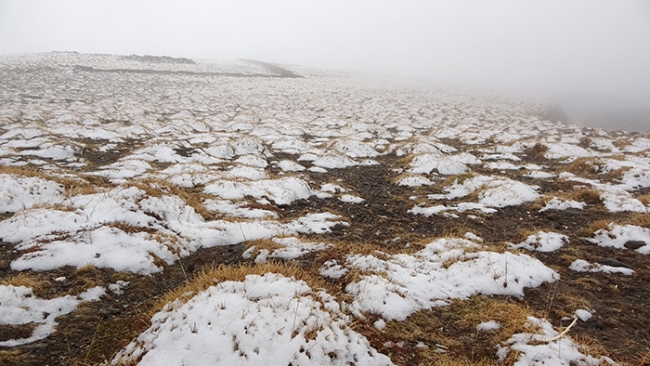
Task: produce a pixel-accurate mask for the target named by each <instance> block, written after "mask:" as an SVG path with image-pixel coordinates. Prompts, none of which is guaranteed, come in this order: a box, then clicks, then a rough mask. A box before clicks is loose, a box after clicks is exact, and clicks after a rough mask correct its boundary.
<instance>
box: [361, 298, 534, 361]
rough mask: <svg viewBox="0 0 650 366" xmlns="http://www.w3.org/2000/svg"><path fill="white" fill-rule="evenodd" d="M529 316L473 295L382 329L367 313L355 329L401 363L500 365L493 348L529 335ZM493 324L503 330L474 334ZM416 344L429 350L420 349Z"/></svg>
mask: <svg viewBox="0 0 650 366" xmlns="http://www.w3.org/2000/svg"><path fill="white" fill-rule="evenodd" d="M529 315H534V313H533V310H531V309H529V308H528V307H526V306H525V305H524V304H521V303H515V302H511V301H509V300H503V299H494V298H491V297H488V296H474V297H472V298H470V299H469V300H465V301H462V300H456V301H454V302H453V303H452V304H451V305H450V306H447V307H442V308H433V309H430V310H421V311H418V312H416V313H414V314H412V315H411V316H409V317H408V318H407V319H406V320H404V321H399V322H398V321H391V322H387V326H386V328H385V329H383V330H381V331H380V330H377V329H376V328H375V327H373V326H372V325H371V324H372V322H374V320H375V319H374V318H373V317H372V314H369V316H368V318H369V319H368V320H367V321H365V322H362V321H359V322H358V324H357V326H356V330H358V331H360V332H362V333H363V334H364V335H365V336H366V337H367V338H368V339H369V340H370V342H371V344H372V345H373V346H374V347H376V348H377V349H379V350H380V351H381V352H382V353H386V354H388V355H389V356H390V357H391V359H392V360H393V362H395V363H396V364H398V365H399V364H401V365H411V364H413V365H443V366H459V365H497V364H499V363H497V361H496V360H495V358H494V353H495V350H494V345H495V344H499V343H502V342H505V341H506V340H507V339H508V338H510V337H511V336H512V335H513V334H514V333H519V332H530V329H529V328H526V327H525V324H526V322H527V316H529ZM489 320H496V321H498V322H499V323H500V324H501V328H500V329H498V330H493V331H487V332H479V331H477V330H476V326H477V325H478V324H480V323H482V322H486V321H489ZM418 343H421V344H424V345H426V347H416V345H417V344H418ZM387 344H388V345H391V346H390V347H387ZM400 345H401V346H400ZM442 351H444V353H443V352H442ZM511 353H512V354H511V355H510V356H509V357H508V358H507V359H506V360H505V362H504V363H505V364H512V363H514V361H516V358H517V353H516V352H511Z"/></svg>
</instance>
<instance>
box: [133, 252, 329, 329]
mask: <svg viewBox="0 0 650 366" xmlns="http://www.w3.org/2000/svg"><path fill="white" fill-rule="evenodd" d="M266 273H279V274H281V275H283V276H285V277H289V278H291V277H293V278H295V279H296V280H302V281H305V282H306V283H307V284H308V285H309V286H310V287H311V288H312V289H318V288H327V286H328V285H327V284H326V283H325V281H324V280H323V279H322V278H321V277H320V276H315V275H312V274H311V273H309V272H307V271H304V270H302V269H301V268H300V267H298V266H297V265H295V264H292V263H285V262H274V261H272V262H266V263H260V264H254V265H220V266H219V267H217V268H211V269H207V270H204V271H202V272H201V273H199V274H197V275H196V276H194V278H193V279H192V281H190V282H187V283H185V284H184V285H182V286H179V287H177V288H175V289H174V290H172V291H170V292H168V293H166V294H164V295H163V296H161V297H160V298H159V299H158V300H157V301H156V303H155V304H154V306H153V307H152V308H151V309H149V311H147V312H146V313H145V316H146V317H147V319H150V318H151V317H152V316H153V315H154V314H155V313H157V312H159V311H160V310H161V309H162V308H163V307H164V306H165V305H166V304H168V303H170V302H173V301H174V300H176V299H179V300H181V301H187V300H189V299H190V298H191V297H193V296H194V295H196V294H197V293H199V292H201V291H204V290H206V289H207V288H208V287H210V286H214V285H215V284H217V283H219V282H223V281H243V280H245V279H246V276H248V275H264V274H266Z"/></svg>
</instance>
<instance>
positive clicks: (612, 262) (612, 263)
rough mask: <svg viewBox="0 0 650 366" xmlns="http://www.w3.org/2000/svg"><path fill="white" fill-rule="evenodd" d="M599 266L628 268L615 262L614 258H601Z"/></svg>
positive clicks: (617, 261) (619, 262) (621, 263)
mask: <svg viewBox="0 0 650 366" xmlns="http://www.w3.org/2000/svg"><path fill="white" fill-rule="evenodd" d="M600 264H602V265H605V266H610V267H623V268H630V266H628V265H627V264H625V263H623V262H621V261H619V260H616V259H614V258H603V259H601V260H600Z"/></svg>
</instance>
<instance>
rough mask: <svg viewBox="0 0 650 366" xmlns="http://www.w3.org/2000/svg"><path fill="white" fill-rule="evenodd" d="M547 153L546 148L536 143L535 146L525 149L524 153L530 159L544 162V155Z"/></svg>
mask: <svg viewBox="0 0 650 366" xmlns="http://www.w3.org/2000/svg"><path fill="white" fill-rule="evenodd" d="M547 151H548V146H546V145H544V144H542V143H540V142H538V143H536V144H535V145H533V146H532V147H531V148H529V149H527V150H526V151H525V153H526V155H527V156H528V157H530V158H531V159H535V160H544V159H546V157H545V156H544V155H545V154H546V152H547Z"/></svg>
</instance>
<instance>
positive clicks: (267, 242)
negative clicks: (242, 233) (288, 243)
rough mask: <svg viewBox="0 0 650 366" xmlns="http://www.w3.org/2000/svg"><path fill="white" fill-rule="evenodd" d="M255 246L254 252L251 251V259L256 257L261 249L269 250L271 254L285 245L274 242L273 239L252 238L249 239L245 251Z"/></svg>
mask: <svg viewBox="0 0 650 366" xmlns="http://www.w3.org/2000/svg"><path fill="white" fill-rule="evenodd" d="M253 247H255V248H254V250H253V253H251V259H255V258H256V257H257V256H258V255H259V253H260V251H261V250H264V249H265V250H268V252H269V254H271V253H273V252H274V251H276V250H278V249H282V248H284V246H283V245H281V244H278V243H276V242H274V241H273V240H271V239H259V240H251V241H247V242H246V245H245V248H244V251H246V250H249V249H250V248H253Z"/></svg>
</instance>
